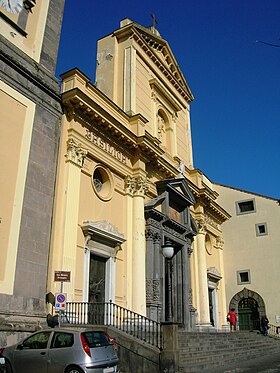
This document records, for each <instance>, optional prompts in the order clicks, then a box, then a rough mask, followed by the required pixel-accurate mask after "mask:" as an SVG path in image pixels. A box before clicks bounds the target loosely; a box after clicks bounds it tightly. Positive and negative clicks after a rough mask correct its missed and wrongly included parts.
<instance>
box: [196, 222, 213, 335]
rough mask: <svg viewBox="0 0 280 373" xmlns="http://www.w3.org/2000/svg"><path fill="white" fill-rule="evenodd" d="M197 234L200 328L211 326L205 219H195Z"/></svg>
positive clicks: (198, 323)
mask: <svg viewBox="0 0 280 373" xmlns="http://www.w3.org/2000/svg"><path fill="white" fill-rule="evenodd" d="M197 223H198V229H199V230H198V234H197V237H196V240H197V260H198V282H199V283H198V293H199V299H198V301H199V306H200V307H199V314H198V320H197V326H198V328H199V329H201V330H205V329H209V328H210V327H211V323H210V314H209V299H208V280H207V264H206V251H205V235H206V223H205V219H201V220H199V221H197Z"/></svg>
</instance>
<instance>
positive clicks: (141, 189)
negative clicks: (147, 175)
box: [125, 176, 149, 196]
mask: <svg viewBox="0 0 280 373" xmlns="http://www.w3.org/2000/svg"><path fill="white" fill-rule="evenodd" d="M148 189H149V182H148V180H147V179H144V178H142V177H141V176H139V177H131V176H127V177H126V179H125V191H126V193H130V194H132V195H138V196H144V195H145V194H146V193H147V191H148Z"/></svg>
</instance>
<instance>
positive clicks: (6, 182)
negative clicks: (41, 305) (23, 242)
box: [0, 81, 35, 294]
mask: <svg viewBox="0 0 280 373" xmlns="http://www.w3.org/2000/svg"><path fill="white" fill-rule="evenodd" d="M0 112H1V126H0V139H1V147H0V159H1V162H0V195H1V196H2V197H1V199H0V211H1V224H0V247H1V250H0V293H3V294H13V285H14V277H15V269H16V258H17V247H18V238H19V229H20V221H21V213H22V204H23V197H24V187H25V180H26V173H27V165H28V157H29V149H30V143H31V134H32V128H33V120H34V114H35V104H34V103H33V102H32V101H30V100H28V99H27V98H26V97H25V96H23V95H21V94H19V93H18V92H17V91H16V90H14V89H12V88H11V87H10V86H8V85H6V84H5V83H3V82H2V81H1V82H0Z"/></svg>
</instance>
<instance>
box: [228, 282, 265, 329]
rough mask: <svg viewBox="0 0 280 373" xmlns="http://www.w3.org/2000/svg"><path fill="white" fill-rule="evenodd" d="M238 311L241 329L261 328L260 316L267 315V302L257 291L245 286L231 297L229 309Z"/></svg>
mask: <svg viewBox="0 0 280 373" xmlns="http://www.w3.org/2000/svg"><path fill="white" fill-rule="evenodd" d="M231 308H235V310H236V311H237V313H238V325H239V330H259V329H260V318H261V317H262V316H263V315H265V313H266V312H265V304H264V301H263V299H262V297H261V296H260V295H259V294H258V293H256V292H255V291H252V290H249V289H247V288H244V289H243V290H241V291H240V292H239V293H237V294H235V296H234V297H233V298H232V299H231V301H230V304H229V309H231Z"/></svg>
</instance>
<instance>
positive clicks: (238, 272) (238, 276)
mask: <svg viewBox="0 0 280 373" xmlns="http://www.w3.org/2000/svg"><path fill="white" fill-rule="evenodd" d="M245 273H247V275H248V281H242V278H241V275H242V274H245ZM236 275H237V285H243V284H251V273H250V269H243V270H239V271H237V272H236Z"/></svg>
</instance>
